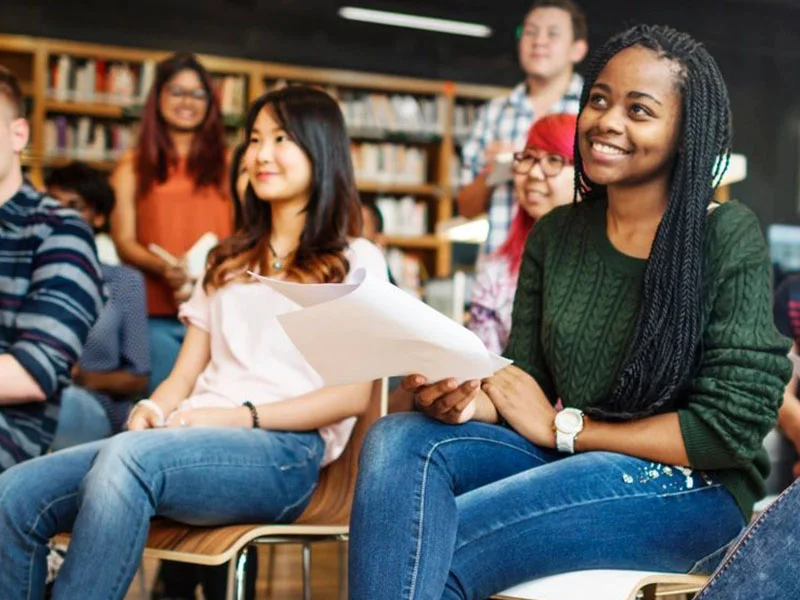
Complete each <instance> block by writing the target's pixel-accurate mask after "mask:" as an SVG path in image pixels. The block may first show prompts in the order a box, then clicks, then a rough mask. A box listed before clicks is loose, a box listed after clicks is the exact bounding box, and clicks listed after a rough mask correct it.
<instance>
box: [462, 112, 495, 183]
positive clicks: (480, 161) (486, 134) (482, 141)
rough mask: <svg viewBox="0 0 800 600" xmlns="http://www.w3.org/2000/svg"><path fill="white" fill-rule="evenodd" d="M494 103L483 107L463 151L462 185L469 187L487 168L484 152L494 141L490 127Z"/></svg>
mask: <svg viewBox="0 0 800 600" xmlns="http://www.w3.org/2000/svg"><path fill="white" fill-rule="evenodd" d="M491 107H492V103H491V102H489V103H487V104H485V105H484V106H483V107H481V109H480V111H479V112H478V118H477V120H476V121H475V125H473V127H472V131H471V132H470V134H469V137H468V138H467V141H466V143H465V144H464V147H463V148H462V150H461V160H462V166H461V185H469V184H470V183H472V182H473V181H474V180H475V178H476V177H477V176H478V174H479V173H480V172H481V171H482V170H483V168H484V167H485V166H486V163H485V157H486V154H485V152H484V150H485V149H486V146H488V145H489V143H490V142H491V141H492V137H493V131H492V128H491V127H490V126H489V124H490V122H491V113H492V110H491Z"/></svg>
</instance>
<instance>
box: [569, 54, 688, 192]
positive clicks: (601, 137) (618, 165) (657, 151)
mask: <svg viewBox="0 0 800 600" xmlns="http://www.w3.org/2000/svg"><path fill="white" fill-rule="evenodd" d="M679 68H680V67H679V65H678V64H677V63H675V62H674V61H671V60H667V59H664V58H661V57H659V56H658V55H657V54H656V53H655V52H654V51H652V50H649V49H647V48H643V47H640V46H632V47H630V48H626V49H625V50H622V51H621V52H619V53H618V54H616V55H615V56H614V57H613V58H611V60H609V61H608V63H607V64H606V66H605V67H604V68H603V70H602V71H601V72H600V74H599V75H598V77H597V81H596V82H595V84H594V85H593V86H592V88H591V90H590V92H589V100H588V102H587V104H586V106H585V107H584V108H583V111H582V112H581V114H580V116H579V118H578V133H579V136H578V142H579V145H580V146H579V147H580V152H581V158H582V160H583V168H584V171H585V172H586V175H587V176H588V177H589V179H590V180H591V181H593V182H594V183H597V184H600V185H606V186H614V185H619V186H621V185H636V184H640V183H643V182H648V181H651V180H654V179H656V178H664V179H666V180H668V179H669V176H670V172H671V168H672V165H673V162H674V160H675V157H676V155H677V152H678V146H679V141H680V134H681V117H682V105H681V95H680V91H679V88H678V77H679V76H680V71H679Z"/></svg>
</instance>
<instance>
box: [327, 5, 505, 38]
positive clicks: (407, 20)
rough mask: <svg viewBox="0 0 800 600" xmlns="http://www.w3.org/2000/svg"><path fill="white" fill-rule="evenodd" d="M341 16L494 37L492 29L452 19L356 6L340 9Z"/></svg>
mask: <svg viewBox="0 0 800 600" xmlns="http://www.w3.org/2000/svg"><path fill="white" fill-rule="evenodd" d="M339 16H340V17H342V18H344V19H349V20H351V21H363V22H365V23H378V24H380V25H391V26H393V27H408V28H410V29H424V30H426V31H436V32H438V33H453V34H455V35H468V36H472V37H484V38H485V37H489V36H490V35H492V29H491V27H487V26H486V25H481V24H480V23H466V22H464V21H451V20H450V19H434V18H433V17H420V16H417V15H407V14H404V13H396V12H388V11H384V10H372V9H369V8H358V7H355V6H343V7H342V8H340V9H339Z"/></svg>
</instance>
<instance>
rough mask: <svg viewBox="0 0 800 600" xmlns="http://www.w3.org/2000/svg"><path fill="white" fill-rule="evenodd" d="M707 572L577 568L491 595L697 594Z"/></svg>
mask: <svg viewBox="0 0 800 600" xmlns="http://www.w3.org/2000/svg"><path fill="white" fill-rule="evenodd" d="M707 580H708V575H683V574H680V573H657V572H649V571H621V570H620V571H615V570H596V571H594V570H593V571H575V572H572V573H564V574H563V575H553V576H552V577H543V578H541V579H536V580H534V581H528V582H526V583H522V584H520V585H516V586H514V587H512V588H509V589H507V590H505V591H504V592H501V593H499V594H496V595H494V596H492V598H493V599H494V600H655V599H656V598H659V597H662V596H671V597H672V596H681V595H683V596H686V595H687V594H691V595H694V594H695V593H696V592H698V591H699V590H700V589H701V588H702V587H703V586H704V585H705V583H706V581H707Z"/></svg>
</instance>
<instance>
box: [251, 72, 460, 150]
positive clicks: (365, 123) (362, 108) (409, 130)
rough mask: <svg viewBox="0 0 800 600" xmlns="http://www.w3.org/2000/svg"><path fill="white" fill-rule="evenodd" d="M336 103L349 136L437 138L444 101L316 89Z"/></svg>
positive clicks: (279, 83) (271, 86)
mask: <svg viewBox="0 0 800 600" xmlns="http://www.w3.org/2000/svg"><path fill="white" fill-rule="evenodd" d="M298 84H299V85H302V84H303V82H300V81H287V80H285V79H278V80H276V81H273V82H267V83H266V89H267V90H269V91H271V90H276V89H281V88H284V87H286V86H288V85H298ZM320 87H321V89H324V90H325V92H327V93H328V94H330V95H331V96H333V97H334V98H336V99H337V101H338V102H339V106H340V108H341V109H342V114H343V115H344V119H345V122H346V123H347V129H348V132H349V133H350V135H351V136H352V137H385V136H386V135H391V134H400V135H403V134H406V135H425V136H439V135H442V133H443V131H444V125H443V122H444V118H445V114H446V111H445V106H446V100H445V98H444V97H442V96H412V95H410V94H384V93H370V92H361V91H355V90H342V89H340V88H338V87H336V86H331V85H329V86H320Z"/></svg>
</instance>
